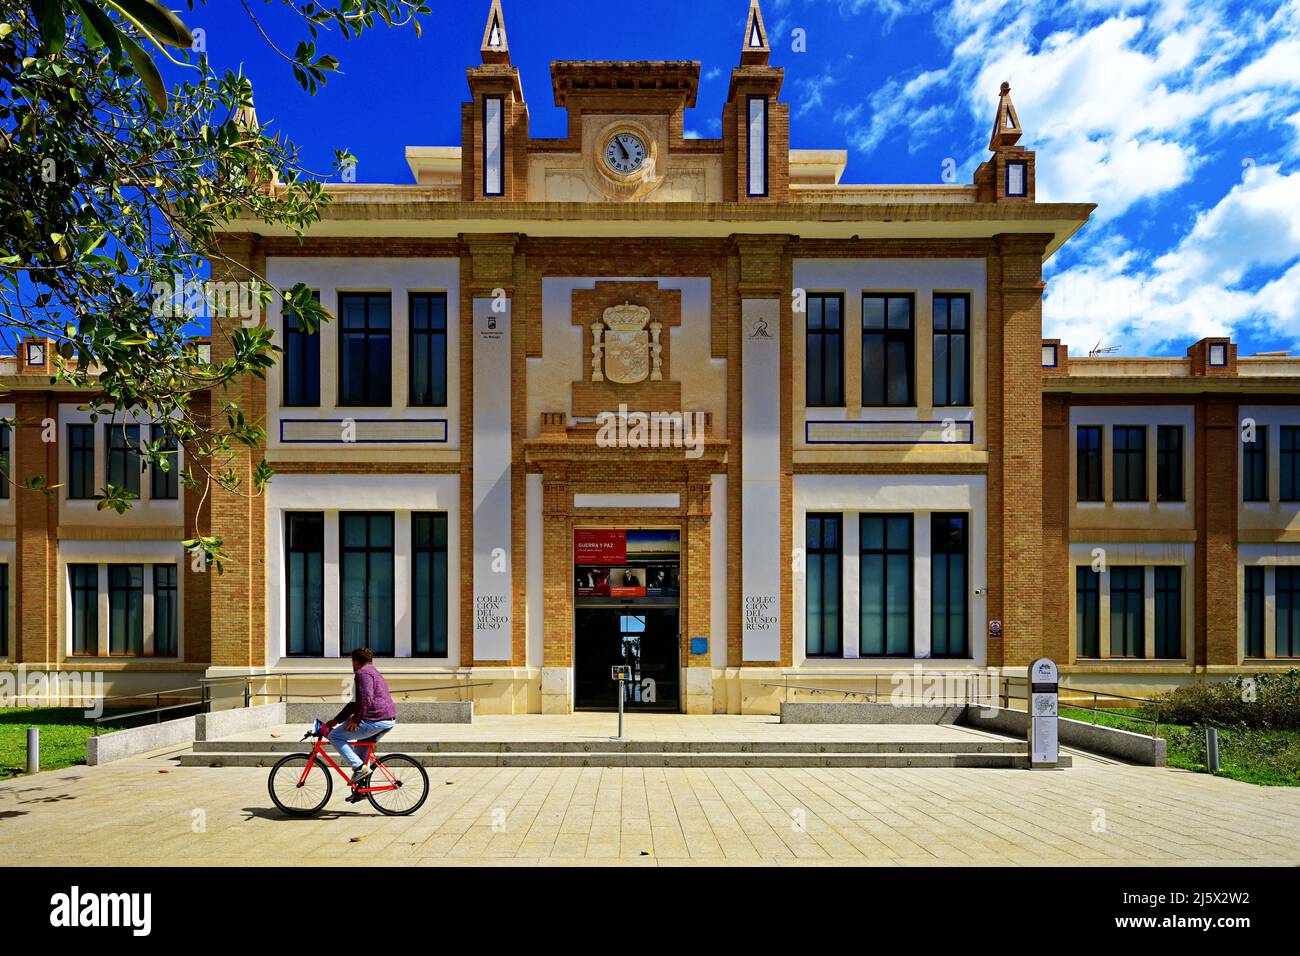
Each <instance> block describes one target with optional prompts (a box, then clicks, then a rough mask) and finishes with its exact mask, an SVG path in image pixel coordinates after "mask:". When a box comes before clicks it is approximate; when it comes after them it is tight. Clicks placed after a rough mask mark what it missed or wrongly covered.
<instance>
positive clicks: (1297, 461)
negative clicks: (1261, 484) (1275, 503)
mask: <svg viewBox="0 0 1300 956" xmlns="http://www.w3.org/2000/svg"><path fill="white" fill-rule="evenodd" d="M1280 437H1281V443H1280V445H1279V447H1278V454H1279V457H1280V463H1279V474H1278V478H1279V479H1280V483H1281V489H1280V491H1279V495H1278V496H1279V498H1280V499H1281V500H1282V501H1300V428H1298V427H1296V426H1295V425H1283V426H1282V434H1281V436H1280Z"/></svg>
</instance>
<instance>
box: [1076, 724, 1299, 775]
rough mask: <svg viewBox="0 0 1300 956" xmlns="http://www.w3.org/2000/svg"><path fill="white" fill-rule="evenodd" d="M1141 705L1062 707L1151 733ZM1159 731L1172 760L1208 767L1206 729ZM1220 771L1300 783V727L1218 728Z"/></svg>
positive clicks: (1166, 728) (1178, 727)
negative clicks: (1135, 707) (1088, 708)
mask: <svg viewBox="0 0 1300 956" xmlns="http://www.w3.org/2000/svg"><path fill="white" fill-rule="evenodd" d="M1138 713H1144V712H1141V711H1137V710H1124V709H1116V710H1113V711H1107V712H1105V713H1101V714H1093V713H1092V712H1090V711H1086V710H1077V709H1075V708H1071V707H1062V708H1061V716H1062V717H1069V718H1070V719H1072V720H1079V721H1083V722H1084V723H1088V724H1090V723H1097V724H1101V725H1102V726H1105V727H1117V728H1119V729H1120V730H1131V731H1134V732H1136V733H1139V734H1149V733H1151V731H1152V729H1153V725H1152V724H1150V723H1147V722H1145V721H1140V720H1133V719H1132V717H1131V715H1133V714H1138ZM1159 733H1160V736H1161V737H1163V738H1164V739H1165V741H1166V742H1167V743H1168V752H1169V766H1171V767H1178V768H1180V769H1182V770H1194V771H1196V772H1198V773H1205V772H1206V766H1205V730H1204V728H1201V727H1186V726H1181V725H1178V724H1161V725H1160V730H1159ZM1218 775H1219V776H1221V777H1231V778H1232V779H1233V780H1242V781H1245V782H1246V783H1254V784H1259V785H1260V786H1264V787H1300V731H1296V730H1256V729H1250V728H1244V729H1237V730H1220V731H1219V774H1218Z"/></svg>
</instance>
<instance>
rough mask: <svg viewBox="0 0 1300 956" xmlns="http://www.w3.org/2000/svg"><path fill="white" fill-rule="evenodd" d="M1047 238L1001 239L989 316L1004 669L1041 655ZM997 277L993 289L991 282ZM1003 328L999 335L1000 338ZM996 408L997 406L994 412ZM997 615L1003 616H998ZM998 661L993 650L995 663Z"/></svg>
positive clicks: (991, 508)
mask: <svg viewBox="0 0 1300 956" xmlns="http://www.w3.org/2000/svg"><path fill="white" fill-rule="evenodd" d="M1047 239H1048V237H1046V236H1032V235H1027V236H1020V235H1016V236H1011V235H1001V236H998V237H996V240H995V243H996V252H995V255H994V257H993V258H994V259H995V260H997V262H996V265H994V264H993V263H992V262H991V263H990V269H989V277H990V278H989V281H990V286H991V288H990V290H989V291H990V295H989V301H990V310H989V329H990V335H989V339H990V347H989V369H990V382H989V392H990V395H996V396H997V400H996V402H990V410H989V419H990V429H989V489H988V490H989V497H988V514H989V515H990V518H992V516H993V515H995V514H999V513H1000V516H1001V521H1000V524H1001V527H1000V528H995V524H994V521H993V520H990V521H989V542H988V547H989V570H990V573H989V582H988V584H989V610H990V616H991V617H1000V619H1001V620H1002V622H1003V638H1002V641H1001V648H1002V659H1001V661H1000V662H997V661H994V660H992V659H990V663H991V664H995V663H1001V664H1002V665H1003V666H1008V667H1010V666H1021V665H1027V664H1029V663H1030V662H1032V661H1033V659H1034V658H1035V657H1037V656H1038V655H1039V654H1041V653H1042V649H1043V493H1042V481H1043V418H1042V416H1043V403H1042V374H1043V372H1042V334H1043V288H1044V286H1043V266H1042V263H1043V253H1044V251H1045V249H1046V244H1047ZM995 278H996V283H997V285H996V287H993V283H994V281H995ZM999 329H1000V334H999ZM994 405H996V408H995V407H994ZM999 611H1000V613H998V612H999ZM993 656H994V654H993V651H992V648H991V649H990V658H992V657H993Z"/></svg>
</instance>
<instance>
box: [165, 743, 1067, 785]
mask: <svg viewBox="0 0 1300 956" xmlns="http://www.w3.org/2000/svg"><path fill="white" fill-rule="evenodd" d="M282 756H283V754H282V753H257V752H252V751H241V752H234V753H225V754H213V753H188V754H183V755H182V756H181V757H180V763H181V765H182V766H185V767H265V768H268V769H269V768H270V767H271V766H273V765H274V764H275V763H276V761H278V760H279V759H280V758H281V757H282ZM411 756H412V757H414V758H415V759H416V760H418V761H419V762H420V763H421V764H422V765H423V766H426V767H695V768H704V767H754V768H758V767H772V768H776V767H807V768H816V767H875V768H945V767H946V768H955V767H963V768H982V769H992V770H1023V769H1026V768H1027V767H1028V766H1029V758H1028V757H1027V756H1026V754H1025V753H1024V752H1023V748H1022V751H1021V752H1020V753H1018V754H1014V753H970V752H967V753H939V752H931V753H771V752H769V753H755V752H752V751H751V752H748V753H717V752H714V753H690V752H680V751H679V752H675V753H664V752H658V753H655V752H626V751H623V752H617V753H615V752H611V753H577V752H573V751H568V752H549V753H548V752H544V751H534V752H530V753H485V752H482V751H478V752H468V753H466V752H462V753H456V752H450V751H446V752H437V753H411ZM1070 764H1071V760H1070V758H1069V756H1066V755H1062V756H1061V766H1062V767H1068V766H1070ZM340 782H341V781H340Z"/></svg>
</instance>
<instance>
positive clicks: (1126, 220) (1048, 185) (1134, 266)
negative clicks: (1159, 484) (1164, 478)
mask: <svg viewBox="0 0 1300 956" xmlns="http://www.w3.org/2000/svg"><path fill="white" fill-rule="evenodd" d="M433 6H434V8H435V9H436V10H438V11H439V13H438V14H437V15H436V16H435V17H432V18H424V20H423V26H424V30H423V37H422V38H418V39H417V37H416V36H415V34H414V32H413V31H412V30H410V29H409V28H407V29H395V30H386V29H382V28H380V29H377V30H376V31H374V32H372V33H369V34H367V35H366V36H364V37H363V38H362V39H360V40H354V41H349V42H344V41H341V40H339V39H337V38H328V37H327V38H325V39H324V40H322V41H321V42H320V43H319V44H318V46H319V47H320V48H321V49H322V51H324V52H331V53H334V54H335V55H337V56H338V57H339V59H340V60H341V61H342V65H343V66H342V69H343V75H341V76H337V77H334V78H332V79H331V80H330V82H329V83H328V84H327V86H326V88H325V89H324V91H323V92H321V93H319V94H318V95H317V96H316V97H314V98H312V97H309V96H307V95H306V94H305V93H304V92H302V91H301V89H300V88H299V87H298V85H297V83H296V82H294V81H293V79H292V77H291V76H290V75H289V72H288V68H287V66H286V65H285V64H284V63H283V62H282V61H280V60H278V59H277V58H276V56H275V54H274V53H273V52H272V51H271V50H270V49H269V48H268V47H267V46H266V44H265V43H263V42H262V41H260V40H259V39H258V38H257V36H256V35H255V34H254V33H253V31H252V29H251V27H250V25H249V24H248V23H247V20H246V19H245V17H244V15H243V14H242V12H241V11H240V10H239V8H238V6H237V5H236V4H235V3H233V2H230V0H221V2H211V3H209V6H208V8H207V9H200V10H197V11H194V12H192V13H188V14H186V20H187V22H188V23H190V25H191V26H192V27H196V28H202V29H203V31H204V36H203V39H204V42H205V44H206V46H207V50H208V54H209V56H210V57H211V58H212V60H213V62H214V64H215V65H216V66H218V67H233V66H238V65H241V64H242V66H243V68H244V70H245V72H246V73H247V74H248V75H249V76H250V77H251V78H252V80H253V83H254V87H255V89H256V91H257V107H258V114H259V116H260V117H261V118H262V119H263V120H264V121H265V120H272V121H274V122H275V128H276V129H277V130H280V131H283V132H284V133H285V134H286V135H288V136H289V137H290V138H291V139H293V140H294V141H295V142H297V143H298V144H299V145H300V146H302V147H303V150H304V157H305V158H306V160H307V161H308V163H309V164H310V165H314V166H315V167H316V168H323V167H325V166H327V165H328V160H329V157H330V156H331V155H332V152H333V150H334V149H335V148H347V149H349V150H351V151H352V152H353V153H354V154H355V155H356V156H357V157H358V159H359V165H358V179H359V180H360V181H363V182H398V183H402V182H410V181H411V179H410V172H409V170H408V169H407V167H406V164H405V161H404V158H403V151H404V149H405V147H406V146H407V145H421V146H438V145H456V144H458V143H459V138H460V103H461V101H462V100H463V99H464V98H465V96H466V93H467V87H466V82H465V68H466V67H467V66H469V65H471V64H475V63H477V62H478V59H479V57H478V47H479V42H480V40H481V39H482V34H483V26H484V22H485V20H486V16H487V10H488V7H489V3H488V2H487V0H456V2H455V3H447V2H438V0H434V3H433ZM503 6H504V9H505V17H506V26H507V31H508V34H509V39H510V48H511V56H512V59H513V62H514V64H515V65H516V66H517V67H519V69H520V71H521V73H522V79H523V87H524V94H525V97H526V98H527V99H528V104H529V112H530V117H531V122H532V133H533V135H534V136H560V135H563V133H564V113H563V111H561V110H559V109H557V108H556V107H555V106H554V103H553V102H552V99H551V89H550V73H549V64H550V61H551V60H554V59H689V60H699V61H700V62H701V84H700V94H699V101H698V103H697V107H696V109H695V110H694V111H693V112H691V113H688V115H687V121H686V125H687V129H688V132H693V133H695V134H698V135H701V136H716V135H718V130H719V119H718V118H719V116H720V114H721V105H722V100H723V97H724V96H725V95H726V90H727V81H728V78H729V73H730V70H731V68H732V67H733V66H735V65H736V63H737V62H738V56H739V51H740V46H741V38H742V34H743V27H744V22H745V15H746V11H747V7H748V3H747V0H693V2H690V3H685V2H681V0H661V2H660V3H658V4H654V5H646V6H643V7H636V6H632V7H629V6H627V5H626V4H615V3H612V2H611V0H603V2H597V0H547V2H536V0H530V2H523V0H503ZM762 6H763V13H764V16H765V18H766V21H767V25H768V28H769V33H770V36H771V42H772V45H773V48H774V54H773V62H774V63H775V64H776V65H778V66H782V67H784V68H785V70H786V84H785V90H784V94H783V98H784V99H785V100H786V101H788V102H789V103H790V105H791V113H792V117H791V145H792V146H793V147H795V148H845V149H848V150H849V166H848V170H847V172H846V173H845V176H844V181H845V182H885V183H888V182H899V183H934V182H939V181H941V176H942V172H943V169H944V163H945V161H948V160H951V161H953V162H955V163H956V165H957V168H958V170H959V180H960V181H964V182H968V181H969V180H970V176H971V173H972V171H973V170H974V168H975V166H976V165H977V164H978V163H979V162H980V161H981V160H982V159H983V158H984V157H985V155H986V147H987V143H988V135H989V129H990V127H991V125H992V118H993V109H994V105H995V103H996V95H997V88H998V84H999V83H1000V82H1001V81H1003V80H1007V81H1009V82H1010V83H1011V86H1012V98H1013V99H1014V101H1015V104H1016V107H1017V110H1018V112H1019V114H1020V118H1021V123H1022V125H1023V126H1024V128H1025V135H1024V137H1023V139H1022V140H1021V144H1022V145H1024V146H1026V147H1028V148H1030V149H1033V150H1036V151H1037V154H1038V190H1039V191H1038V198H1039V200H1040V201H1075V200H1078V201H1091V202H1096V203H1097V204H1098V209H1097V212H1096V214H1095V216H1094V220H1093V222H1092V223H1090V224H1089V225H1088V226H1087V227H1086V228H1085V230H1084V231H1083V232H1081V233H1080V234H1079V235H1078V236H1076V238H1075V239H1074V240H1073V241H1072V242H1071V243H1070V244H1069V245H1068V246H1067V247H1066V249H1065V250H1064V251H1063V252H1062V253H1061V254H1059V255H1058V256H1057V257H1056V258H1055V259H1054V260H1053V261H1052V262H1051V263H1050V265H1049V271H1048V280H1049V283H1050V285H1049V291H1048V296H1047V300H1046V304H1045V318H1044V324H1045V330H1044V331H1045V334H1047V335H1049V336H1057V337H1060V338H1062V339H1064V340H1065V341H1066V342H1068V343H1069V344H1070V346H1071V349H1072V351H1073V352H1075V354H1078V353H1080V352H1083V353H1086V352H1087V351H1088V350H1089V349H1091V348H1092V347H1093V346H1094V345H1096V344H1098V343H1101V344H1104V345H1107V346H1116V347H1118V348H1119V350H1120V351H1121V352H1122V353H1123V354H1149V355H1160V354H1182V352H1183V351H1184V350H1185V349H1186V346H1187V345H1188V344H1190V343H1191V342H1193V341H1195V340H1196V339H1198V338H1200V337H1202V336H1205V335H1222V334H1230V335H1232V336H1233V338H1234V340H1235V341H1237V342H1238V343H1239V344H1240V345H1241V349H1242V354H1250V353H1253V352H1256V351H1262V350H1272V349H1285V348H1293V349H1300V163H1298V162H1297V157H1298V156H1300V0H1268V2H1246V3H1238V2H1234V3H1231V4H1223V3H1220V2H1206V0H1064V2H1041V3H1039V2H1023V0H950V2H938V0H766V2H764V3H763V4H762ZM253 8H254V9H255V10H257V11H258V12H259V14H260V13H263V12H264V13H265V17H264V22H265V25H266V26H267V28H268V31H269V32H270V33H271V34H272V36H273V37H274V38H276V39H277V40H283V41H285V42H286V44H287V45H288V46H290V47H291V46H292V42H290V41H296V40H297V39H298V33H297V32H295V25H294V23H293V22H292V21H291V20H290V19H288V18H287V17H286V16H285V15H284V14H283V13H282V12H279V11H278V10H277V5H275V4H267V5H265V6H263V5H261V4H254V5H253ZM795 31H803V36H804V37H805V38H806V50H805V51H803V52H797V51H796V50H795V49H793V46H794V44H793V38H794V36H795Z"/></svg>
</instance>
